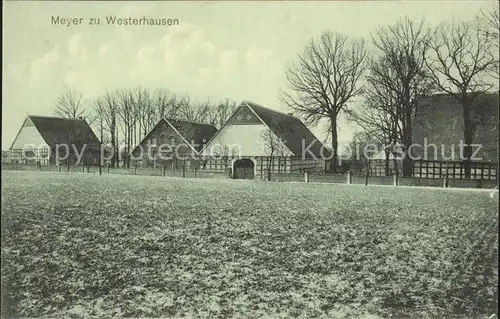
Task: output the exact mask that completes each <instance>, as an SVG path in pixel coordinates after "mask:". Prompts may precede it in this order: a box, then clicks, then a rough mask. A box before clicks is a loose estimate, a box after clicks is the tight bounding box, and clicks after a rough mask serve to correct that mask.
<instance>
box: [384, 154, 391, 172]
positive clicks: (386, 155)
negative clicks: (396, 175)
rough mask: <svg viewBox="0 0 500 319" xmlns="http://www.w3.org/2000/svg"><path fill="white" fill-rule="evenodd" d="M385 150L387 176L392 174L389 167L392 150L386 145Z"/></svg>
mask: <svg viewBox="0 0 500 319" xmlns="http://www.w3.org/2000/svg"><path fill="white" fill-rule="evenodd" d="M384 152H385V176H389V175H391V170H390V168H389V163H390V154H391V150H390V149H389V148H388V147H386V148H385V149H384Z"/></svg>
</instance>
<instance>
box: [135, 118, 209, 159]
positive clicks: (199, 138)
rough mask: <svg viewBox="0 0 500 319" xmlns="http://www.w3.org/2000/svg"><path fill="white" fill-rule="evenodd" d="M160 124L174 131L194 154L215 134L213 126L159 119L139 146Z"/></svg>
mask: <svg viewBox="0 0 500 319" xmlns="http://www.w3.org/2000/svg"><path fill="white" fill-rule="evenodd" d="M162 123H166V124H167V125H168V126H170V127H172V128H173V129H174V131H176V133H177V134H178V135H179V136H180V137H181V138H182V139H183V140H184V142H185V143H186V144H187V145H189V146H191V148H193V149H194V150H195V151H196V152H199V151H201V149H202V148H203V146H204V145H205V143H206V142H208V141H209V140H210V139H211V138H212V137H213V136H214V135H215V133H217V129H216V128H215V126H213V125H210V124H205V123H198V122H191V121H185V120H178V119H169V118H161V119H160V120H159V121H158V123H157V124H156V125H155V126H154V127H153V129H152V130H151V131H149V133H148V134H147V135H146V136H145V137H144V138H143V139H142V141H141V142H140V143H139V145H140V144H142V143H143V142H144V141H145V140H147V139H148V138H149V137H150V136H151V134H152V133H153V132H154V131H155V130H156V128H157V127H158V126H159V125H160V124H162ZM137 147H138V146H136V148H134V150H133V151H132V152H134V151H135V150H136V149H137Z"/></svg>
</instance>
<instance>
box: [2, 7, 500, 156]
mask: <svg viewBox="0 0 500 319" xmlns="http://www.w3.org/2000/svg"><path fill="white" fill-rule="evenodd" d="M495 5H497V2H496V1H388V2H383V1H357V2H353V1H344V2H342V1H328V2H312V1H311V2H264V1H262V2H236V3H234V2H210V3H207V2H191V1H190V2H141V3H139V2H90V3H84V2H76V3H75V2H71V3H70V2H35V1H23V2H4V3H3V29H2V30H3V46H2V48H3V61H2V62H3V68H2V76H3V81H2V83H3V87H2V90H3V94H2V111H3V117H2V149H8V148H9V147H10V144H11V143H12V141H13V139H14V137H15V135H16V133H17V131H18V129H19V127H20V126H21V124H22V122H23V120H24V118H25V117H26V115H28V114H33V115H53V111H52V109H53V102H54V100H55V99H56V98H57V96H58V95H59V94H61V93H63V92H64V91H66V90H67V89H70V88H71V89H76V90H78V91H80V92H81V93H82V94H83V95H84V97H85V98H87V99H92V98H95V97H96V96H98V95H100V94H103V93H104V92H105V91H106V90H113V89H119V88H133V87H137V86H142V87H145V88H160V87H163V88H168V89H169V90H170V91H172V92H174V93H179V94H189V95H190V96H191V97H192V98H193V99H196V100H201V99H203V100H205V99H207V98H210V99H211V100H213V101H217V100H220V99H225V98H229V99H233V100H235V101H237V102H240V101H242V100H250V101H253V102H256V103H259V104H262V105H265V106H268V107H270V108H274V109H277V110H280V111H286V108H285V107H284V106H283V105H280V103H279V101H278V93H279V90H280V89H281V88H282V87H283V86H284V84H285V78H284V70H285V68H286V66H287V64H289V63H291V62H292V61H294V59H295V57H296V56H297V54H298V53H299V52H300V51H301V50H302V49H303V48H304V46H305V45H306V43H307V41H308V40H309V39H310V38H311V37H315V36H318V35H319V34H320V33H321V31H323V30H327V29H329V30H333V31H340V32H343V33H345V34H347V35H350V36H363V37H366V38H367V39H369V36H370V32H373V30H374V28H376V27H377V26H383V25H387V24H391V23H394V22H395V21H397V20H398V19H399V18H401V17H404V16H405V15H408V16H409V17H410V18H413V19H415V20H420V19H423V18H425V19H426V21H427V22H428V24H429V25H436V24H438V23H440V22H443V21H446V20H451V19H453V18H456V19H471V18H473V16H474V15H475V14H476V13H478V12H479V11H480V10H481V9H486V10H488V9H489V8H491V7H492V6H495ZM115 15H116V16H120V17H125V18H127V17H132V18H142V17H143V16H145V17H148V18H176V19H178V20H179V25H178V26H172V27H165V26H163V27H161V26H112V25H108V24H107V23H106V21H105V19H106V16H115ZM52 16H61V17H76V18H83V22H84V23H83V24H82V25H79V26H70V27H66V26H60V25H52V24H51V17H52ZM90 18H100V22H101V24H100V25H99V26H91V25H88V21H89V19H90ZM312 129H313V131H314V132H316V133H318V132H321V131H322V130H320V129H319V128H316V129H315V128H312ZM352 132H353V128H352V127H350V126H349V125H348V124H346V123H345V122H344V121H341V127H340V132H339V134H340V136H339V140H340V141H347V140H349V139H350V138H351V134H352Z"/></svg>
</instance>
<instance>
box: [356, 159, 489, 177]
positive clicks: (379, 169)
mask: <svg viewBox="0 0 500 319" xmlns="http://www.w3.org/2000/svg"><path fill="white" fill-rule="evenodd" d="M351 171H352V172H353V173H354V174H355V175H358V176H364V175H366V171H367V165H362V164H361V163H360V164H358V167H357V168H356V169H352V170H351ZM368 171H369V175H370V176H392V175H395V174H396V173H397V172H399V175H401V171H402V162H401V161H398V162H397V169H395V165H394V162H393V161H392V160H391V161H390V162H389V171H388V172H386V162H385V160H372V161H371V162H370V166H369V170H368ZM497 174H498V163H497V162H491V161H488V162H475V161H473V162H471V175H470V179H474V180H496V179H497ZM445 176H446V177H447V178H448V179H465V178H466V176H465V165H464V162H462V161H448V162H445V161H429V160H415V161H413V177H417V178H430V179H441V178H444V177H445Z"/></svg>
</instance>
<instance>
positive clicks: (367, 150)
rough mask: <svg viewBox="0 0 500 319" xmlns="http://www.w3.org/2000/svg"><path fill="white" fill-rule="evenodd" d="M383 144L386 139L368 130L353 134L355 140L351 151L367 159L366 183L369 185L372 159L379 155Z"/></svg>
mask: <svg viewBox="0 0 500 319" xmlns="http://www.w3.org/2000/svg"><path fill="white" fill-rule="evenodd" d="M383 144H384V141H382V140H380V139H379V138H378V137H377V136H374V135H372V134H369V133H367V132H357V133H355V134H354V135H353V141H352V143H351V145H350V146H351V152H353V153H355V154H357V156H359V158H360V159H362V160H364V161H365V168H366V172H365V185H368V178H369V176H370V170H371V164H372V159H373V157H374V156H375V155H377V153H378V150H379V149H380V147H381V146H383Z"/></svg>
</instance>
